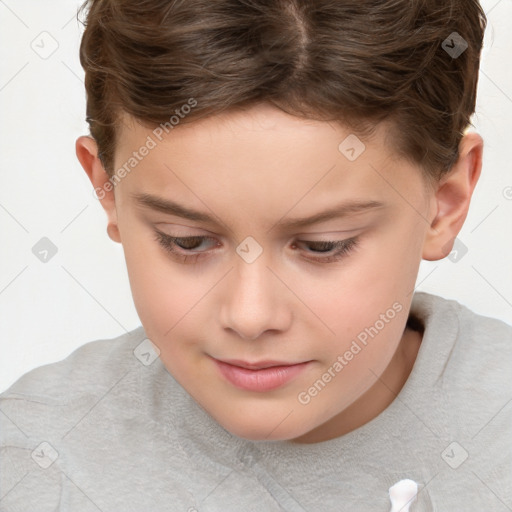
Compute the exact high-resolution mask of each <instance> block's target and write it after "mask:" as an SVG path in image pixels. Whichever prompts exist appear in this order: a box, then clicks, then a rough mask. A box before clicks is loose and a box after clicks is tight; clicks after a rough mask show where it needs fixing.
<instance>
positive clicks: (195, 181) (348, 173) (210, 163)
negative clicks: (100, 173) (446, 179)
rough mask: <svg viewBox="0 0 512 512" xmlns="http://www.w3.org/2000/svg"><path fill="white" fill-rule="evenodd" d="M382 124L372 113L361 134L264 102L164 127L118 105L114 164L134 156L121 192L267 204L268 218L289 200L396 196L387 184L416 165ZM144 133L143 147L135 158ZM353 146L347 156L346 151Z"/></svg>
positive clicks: (411, 174)
mask: <svg viewBox="0 0 512 512" xmlns="http://www.w3.org/2000/svg"><path fill="white" fill-rule="evenodd" d="M155 129H156V130H158V131H156V132H155ZM387 130H388V126H387V125H386V124H384V123H381V125H379V126H377V127H376V129H375V131H374V133H373V134H372V137H371V138H369V139H366V138H365V139H364V143H363V142H362V141H361V140H359V139H358V138H357V137H356V136H355V134H353V133H352V132H351V130H350V128H348V127H346V126H343V125H341V124H336V123H332V122H323V121H317V120H311V119H302V118H298V117H295V116H291V115H289V114H286V113H284V112H282V111H281V110H279V109H277V108H275V107H272V106H267V105H259V106H257V107H253V108H251V109H248V110H245V111H242V110H239V111H231V112H226V113H222V114H219V115H215V116H211V117H208V118H204V119H199V120H195V121H191V122H190V123H189V124H182V125H177V126H175V127H174V128H169V127H167V132H168V133H167V132H166V131H165V130H162V128H161V127H160V129H159V128H158V127H156V128H155V127H150V126H143V125H142V124H140V123H138V122H137V121H136V120H135V119H134V118H132V117H130V116H126V115H125V116H124V118H123V125H122V129H121V130H120V132H119V139H118V140H119V143H118V147H117V150H116V158H115V165H116V168H117V167H121V166H122V165H123V164H125V163H126V162H128V161H130V159H131V160H133V161H134V163H135V164H136V170H135V172H131V173H130V177H129V178H128V179H127V180H125V184H123V187H125V186H126V188H127V190H128V193H129V194H130V196H131V197H134V194H135V193H147V194H152V195H159V196H160V197H167V198H169V199H176V198H185V201H180V202H181V203H182V204H187V205H188V206H190V207H191V208H194V209H195V210H202V211H205V202H207V206H211V207H212V208H213V206H214V205H215V208H213V209H214V210H216V211H219V212H220V211H221V210H223V212H224V213H225V214H227V213H228V211H229V210H230V209H231V211H241V210H240V209H242V210H243V209H251V210H252V211H255V212H256V211H260V212H261V211H262V210H265V209H267V210H268V213H269V216H270V217H272V218H273V219H275V216H276V215H279V212H283V210H287V209H290V208H292V209H294V212H293V213H296V215H292V216H293V217H295V216H297V217H303V216H307V215H308V214H310V213H314V212H317V211H318V210H319V206H320V207H321V206H322V205H323V206H326V205H333V204H335V203H338V204H339V203H340V202H342V201H359V202H369V201H378V202H387V201H388V200H389V199H395V200H396V197H394V198H392V197H391V196H396V190H394V188H396V186H395V185H390V184H392V183H396V181H397V180H399V181H401V182H402V183H405V184H406V185H407V180H409V181H411V180H412V181H413V182H414V181H415V180H417V178H418V176H419V174H420V173H419V170H418V169H416V168H414V167H412V166H411V165H410V164H408V163H407V162H405V161H403V160H400V159H398V158H397V157H396V156H395V155H394V154H393V152H392V151H391V149H390V145H389V144H388V140H387V135H388V131H387ZM347 141H348V142H347ZM148 142H149V143H150V144H149V145H150V146H151V150H150V151H147V150H146V151H145V153H146V155H145V156H144V157H143V158H140V160H139V159H137V160H136V159H135V158H134V157H133V154H134V153H137V152H139V149H140V148H143V147H144V146H148ZM347 149H349V150H351V149H352V153H350V152H349V154H348V155H347V154H345V153H344V151H345V152H346V150H347ZM354 152H356V153H357V154H356V155H355V156H356V157H357V158H348V157H347V156H350V157H351V156H353V153H354ZM135 160H136V161H135Z"/></svg>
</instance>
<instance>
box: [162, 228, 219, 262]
mask: <svg viewBox="0 0 512 512" xmlns="http://www.w3.org/2000/svg"><path fill="white" fill-rule="evenodd" d="M155 233H156V237H155V240H156V241H157V242H158V243H159V244H160V245H161V246H162V247H163V248H164V249H166V250H167V251H169V252H170V253H172V254H173V255H174V256H176V257H177V258H178V259H180V260H182V261H183V262H186V261H188V260H189V258H195V261H197V259H198V258H201V257H202V256H203V255H202V253H201V251H199V252H198V254H193V253H194V252H195V251H196V249H197V247H198V246H200V245H201V243H202V242H203V241H206V240H212V241H213V242H216V241H215V239H214V238H211V237H208V236H182V237H178V236H171V235H167V234H165V233H162V232H161V231H158V230H155ZM217 245H218V244H217ZM181 251H184V253H183V252H181ZM187 251H188V252H189V253H190V254H186V253H187ZM202 252H204V251H202Z"/></svg>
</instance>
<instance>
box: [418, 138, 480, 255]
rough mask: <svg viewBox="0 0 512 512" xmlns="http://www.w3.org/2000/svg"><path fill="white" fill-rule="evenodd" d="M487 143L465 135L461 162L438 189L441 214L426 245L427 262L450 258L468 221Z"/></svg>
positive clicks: (459, 159)
mask: <svg viewBox="0 0 512 512" xmlns="http://www.w3.org/2000/svg"><path fill="white" fill-rule="evenodd" d="M483 144H484V143H483V139H482V137H481V136H480V135H478V134H477V133H467V134H466V135H464V137H463V138H462V140H461V142H460V146H459V158H458V160H457V162H456V163H455V165H454V166H453V167H452V169H451V170H450V172H449V173H448V174H447V175H446V176H444V177H443V178H442V179H441V180H440V182H439V183H438V184H437V185H436V190H435V198H434V202H435V206H436V207H437V214H436V216H435V218H434V220H433V221H432V223H431V225H430V227H429V228H428V231H427V235H426V237H425V241H424V244H423V259H425V260H430V261H434V260H440V259H442V258H445V257H446V256H448V255H449V254H450V252H451V251H452V249H453V244H454V242H455V238H456V237H457V235H458V234H459V232H460V230H461V228H462V226H463V224H464V221H465V220H466V217H467V214H468V210H469V204H470V201H471V196H472V195H473V191H474V189H475V186H476V184H477V182H478V178H479V177H480V173H481V170H482V153H483Z"/></svg>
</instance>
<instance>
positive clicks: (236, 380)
mask: <svg viewBox="0 0 512 512" xmlns="http://www.w3.org/2000/svg"><path fill="white" fill-rule="evenodd" d="M214 361H215V363H216V364H217V367H218V368H219V370H220V372H221V373H222V375H223V376H224V377H225V378H226V379H227V380H228V381H229V382H231V384H233V385H234V386H236V387H237V388H240V389H245V390H247V391H271V390H272V389H276V388H279V387H280V386H283V385H284V384H286V383H287V382H289V381H290V380H291V379H293V378H294V377H296V376H297V375H299V373H301V372H302V371H304V370H305V368H306V366H308V365H309V363H310V361H308V362H306V363H301V364H294V365H291V366H273V367H272V368H263V369H261V370H249V369H247V368H241V367H240V366H233V365H232V364H227V363H223V362H222V361H219V360H217V359H214Z"/></svg>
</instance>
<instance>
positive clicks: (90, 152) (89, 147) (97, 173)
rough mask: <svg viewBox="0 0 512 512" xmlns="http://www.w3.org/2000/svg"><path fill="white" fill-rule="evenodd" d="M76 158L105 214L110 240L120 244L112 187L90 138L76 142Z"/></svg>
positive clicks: (94, 143) (95, 145)
mask: <svg viewBox="0 0 512 512" xmlns="http://www.w3.org/2000/svg"><path fill="white" fill-rule="evenodd" d="M75 149H76V156H77V157H78V160H79V161H80V164H81V165H82V167H83V168H84V171H85V172H86V174H87V176H88V177H89V179H90V180H91V183H92V186H93V187H94V191H95V195H96V197H97V198H98V199H99V200H100V202H101V206H103V209H104V210H105V212H106V213H107V218H108V222H107V233H108V236H109V237H110V239H111V240H113V241H114V242H119V243H121V234H120V233H119V228H118V225H117V211H116V202H115V195H114V186H113V184H112V183H111V182H110V181H109V176H108V174H107V172H106V171H105V169H104V167H103V164H102V162H101V160H100V158H99V157H98V145H97V144H96V141H95V140H94V139H93V138H92V137H88V136H85V135H84V136H81V137H79V138H78V139H77V140H76V145H75Z"/></svg>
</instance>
